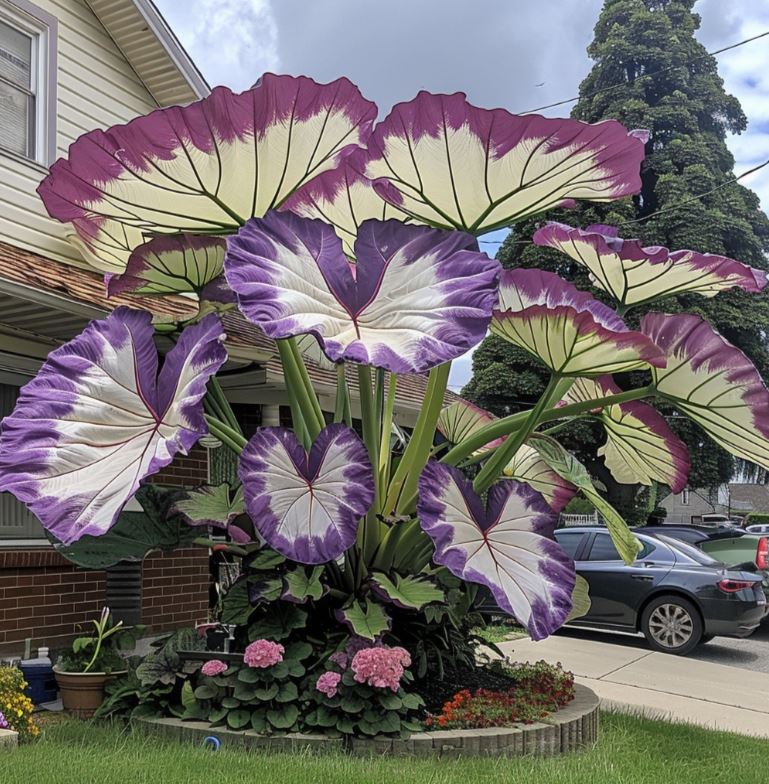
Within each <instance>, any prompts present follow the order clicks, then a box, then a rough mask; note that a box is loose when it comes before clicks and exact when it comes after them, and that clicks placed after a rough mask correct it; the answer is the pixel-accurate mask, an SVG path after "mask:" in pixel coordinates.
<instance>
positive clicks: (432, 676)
mask: <svg viewBox="0 0 769 784" xmlns="http://www.w3.org/2000/svg"><path fill="white" fill-rule="evenodd" d="M514 685H515V683H514V681H513V680H512V679H511V678H508V677H507V676H506V675H502V674H501V673H499V672H493V671H492V670H489V669H486V668H484V667H473V668H467V669H452V670H449V669H447V670H444V673H443V679H440V678H439V677H438V673H437V672H435V673H428V674H427V675H425V677H424V678H422V679H421V680H419V681H416V682H415V683H414V685H413V686H412V687H411V690H413V691H416V692H417V694H419V695H420V696H421V697H422V699H423V700H424V701H425V711H426V712H427V713H440V711H441V709H442V708H443V706H444V704H445V703H447V702H448V701H449V700H451V699H452V697H453V696H454V695H455V694H456V693H457V692H458V691H462V689H469V690H470V691H475V690H476V689H489V690H491V691H505V690H507V689H511V688H513V686H514Z"/></svg>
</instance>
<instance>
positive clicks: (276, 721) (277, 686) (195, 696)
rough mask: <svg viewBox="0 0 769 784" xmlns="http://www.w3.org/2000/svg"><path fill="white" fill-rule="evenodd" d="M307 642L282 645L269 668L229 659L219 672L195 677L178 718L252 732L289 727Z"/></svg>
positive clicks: (296, 715) (293, 724) (293, 723)
mask: <svg viewBox="0 0 769 784" xmlns="http://www.w3.org/2000/svg"><path fill="white" fill-rule="evenodd" d="M311 654H312V646H311V645H310V644H309V643H306V642H295V643H292V644H290V645H288V646H286V650H285V653H284V656H283V661H280V662H278V663H277V664H273V665H272V666H271V667H248V666H246V665H245V664H239V663H238V664H232V665H231V666H230V667H229V668H228V669H227V670H226V671H225V672H223V673H221V675H216V676H213V677H208V676H200V677H199V679H198V683H199V685H198V686H197V687H195V688H194V689H193V688H192V686H191V685H190V684H187V685H186V686H185V689H184V692H183V694H182V697H183V700H184V703H185V710H184V714H183V716H182V718H184V719H197V720H202V721H209V722H210V723H211V725H212V726H214V727H229V728H230V729H233V730H243V729H253V730H255V731H256V732H260V733H265V734H270V733H273V732H291V731H292V730H295V729H297V727H298V726H299V721H300V702H299V694H300V690H301V687H302V677H303V676H304V675H305V672H306V669H305V665H304V662H305V661H306V660H307V659H308V658H309V657H310V656H311Z"/></svg>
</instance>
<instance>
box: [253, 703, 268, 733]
mask: <svg viewBox="0 0 769 784" xmlns="http://www.w3.org/2000/svg"><path fill="white" fill-rule="evenodd" d="M251 729H252V730H254V732H264V731H265V730H266V729H267V711H265V710H264V709H263V708H257V709H256V710H255V711H253V712H252V713H251Z"/></svg>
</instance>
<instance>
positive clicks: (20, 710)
mask: <svg viewBox="0 0 769 784" xmlns="http://www.w3.org/2000/svg"><path fill="white" fill-rule="evenodd" d="M26 688H27V682H26V681H25V680H24V675H23V673H22V672H21V670H20V669H18V667H0V714H2V716H3V717H4V719H5V723H6V724H7V725H8V728H9V729H12V730H13V731H14V732H18V733H19V740H21V741H22V742H24V741H28V740H33V739H34V738H36V737H37V736H38V735H39V734H40V727H39V726H38V725H37V722H36V721H35V719H34V716H33V715H32V714H33V712H34V710H35V706H34V705H33V704H32V700H30V699H29V697H27V696H26V695H25V694H24V690H25V689H26Z"/></svg>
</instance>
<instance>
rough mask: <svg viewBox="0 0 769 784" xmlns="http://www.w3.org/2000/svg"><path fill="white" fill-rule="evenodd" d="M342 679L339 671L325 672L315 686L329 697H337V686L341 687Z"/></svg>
mask: <svg viewBox="0 0 769 784" xmlns="http://www.w3.org/2000/svg"><path fill="white" fill-rule="evenodd" d="M341 680H342V676H341V675H340V674H339V673H338V672H324V673H323V675H321V676H320V678H318V681H317V683H316V684H315V688H316V689H317V690H318V691H319V692H321V693H322V694H325V695H326V696H327V697H335V696H336V692H337V688H338V687H339V681H341Z"/></svg>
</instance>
